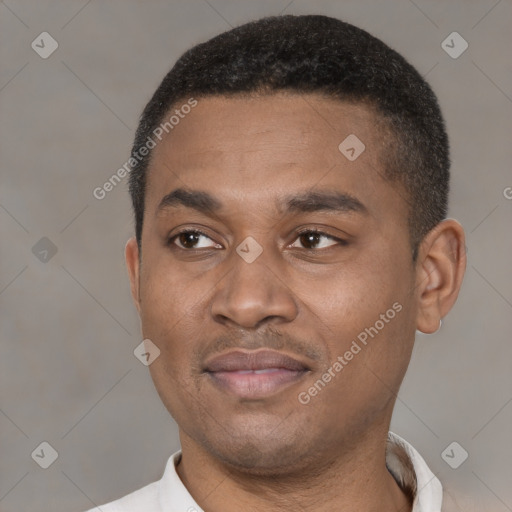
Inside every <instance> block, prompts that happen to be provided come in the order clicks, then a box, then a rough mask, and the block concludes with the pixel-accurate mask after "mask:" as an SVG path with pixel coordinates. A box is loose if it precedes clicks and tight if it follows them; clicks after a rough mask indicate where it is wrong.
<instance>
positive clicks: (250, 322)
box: [211, 251, 298, 329]
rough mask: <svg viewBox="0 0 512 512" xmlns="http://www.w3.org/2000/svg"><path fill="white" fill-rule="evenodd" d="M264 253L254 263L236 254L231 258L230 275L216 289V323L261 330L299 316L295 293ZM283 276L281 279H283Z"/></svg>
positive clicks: (213, 314) (214, 298)
mask: <svg viewBox="0 0 512 512" xmlns="http://www.w3.org/2000/svg"><path fill="white" fill-rule="evenodd" d="M270 259H271V258H268V257H266V255H265V251H263V253H262V254H261V255H260V256H259V257H258V258H257V259H256V260H255V261H253V262H252V263H247V262H246V261H245V260H244V259H242V258H241V257H240V256H239V255H238V254H237V253H236V252H233V254H232V255H231V256H230V258H229V260H230V261H229V263H228V262H226V263H228V264H229V265H230V271H229V272H228V273H227V274H226V275H225V276H224V278H223V279H221V281H220V282H219V284H218V285H217V287H216V290H215V293H214V295H213V297H212V302H211V315H212V317H213V318H214V320H215V321H216V322H219V323H222V324H227V323H231V324H234V325H235V326H236V327H243V328H245V329H258V328H259V327H261V326H262V325H263V324H265V323H282V322H285V323H286V322H291V321H292V320H293V319H294V318H296V316H297V313H298V307H297V303H296V301H295V300H294V296H293V292H292V290H291V289H290V288H289V287H288V286H287V284H286V283H285V282H284V279H283V278H284V276H283V275H282V270H281V271H280V270H279V269H278V268H277V265H274V267H272V262H271V261H270ZM280 274H281V275H280Z"/></svg>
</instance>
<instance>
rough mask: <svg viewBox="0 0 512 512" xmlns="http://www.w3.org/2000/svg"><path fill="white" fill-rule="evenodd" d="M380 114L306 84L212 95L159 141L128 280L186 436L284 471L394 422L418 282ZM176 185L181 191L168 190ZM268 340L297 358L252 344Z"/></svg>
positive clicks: (242, 461) (238, 459)
mask: <svg viewBox="0 0 512 512" xmlns="http://www.w3.org/2000/svg"><path fill="white" fill-rule="evenodd" d="M377 127H378V124H377V123H376V119H375V117H374V115H373V114H372V113H371V112H370V110H368V109H367V108H366V107H364V106H361V105H351V104H347V103H341V102H339V101H334V100H328V99H325V98H321V97H319V96H316V95H296V94H294V95H284V94H279V95H272V96H263V97H260V98H254V99H247V98H245V99H243V98H241V97H235V98H230V99H227V98H221V97H211V98H205V99H198V105H197V106H196V107H195V108H194V109H192V111H191V112H190V113H189V114H188V115H187V116H186V117H185V118H184V119H182V120H181V121H180V123H179V125H177V126H176V127H175V128H174V129H173V130H172V131H171V132H170V133H169V134H168V135H167V136H166V138H164V139H163V140H162V142H160V143H159V144H158V145H157V147H156V148H155V149H154V153H153V159H152V162H151V166H150V172H149V179H148V186H147V191H146V208H145V213H144V229H143V235H142V259H141V267H140V275H139V277H138V283H136V284H135V287H136V289H135V295H136V298H137V300H138V307H139V310H140V315H141V321H142V330H143V336H144V338H149V339H150V340H151V341H152V342H153V343H154V344H155V345H157V346H158V348H159V349H160V351H161V353H160V356H159V357H158V358H157V359H156V360H155V361H154V362H153V363H152V364H151V366H150V371H151V375H152V378H153V380H154V382H155V385H156V388H157V390H158V393H159V395H160V397H161V398H162V400H163V402H164V404H165V405H166V407H167V408H168V410H169V411H170V413H171V414H172V416H173V417H174V418H175V420H176V422H177V423H178V425H179V427H180V433H181V436H182V443H183V442H188V443H193V444H195V445H196V446H199V447H201V449H203V450H205V451H206V452H207V453H209V454H210V455H214V456H215V457H216V458H218V459H220V460H222V461H224V462H225V463H227V464H230V465H232V466H233V467H238V468H239V469H244V470H247V471H253V472H261V473H265V472H267V473H268V472H276V473H279V472H285V471H293V470H295V469H297V470H300V469H301V468H303V467H305V466H307V465H309V464H310V463H311V462H312V461H319V460H323V461H325V463H326V464H327V463H329V461H330V460H332V459H333V458H335V457H338V456H339V455H340V454H341V453H342V452H346V451H348V450H350V448H351V446H352V445H353V443H355V441H356V439H358V438H360V437H361V436H364V435H365V433H368V432H370V430H371V429H374V428H376V426H383V425H387V424H388V423H389V419H390V416H391V412H392V408H393V404H394V396H395V394H396V392H397V391H398V388H399V385H400V383H401V381H402V378H403V376H404V373H405V370H406V368H407V365H408V362H409V359H410V353H411V350H412V344H413V339H414V332H415V328H416V322H415V317H416V312H417V293H416V287H415V279H416V271H415V266H414V264H413V262H412V260H411V247H410V242H409V235H408V226H407V202H406V200H405V199H404V197H405V193H404V192H403V191H402V189H401V188H400V187H399V185H398V184H396V183H390V182H387V181H385V180H384V179H383V178H382V176H383V175H384V168H383V165H382V160H383V158H382V157H383V155H382V151H383V150H382V148H383V147H384V144H383V142H385V141H383V140H381V139H382V135H381V133H380V132H379V129H378V128H377ZM351 134H354V135H356V136H357V138H358V139H359V140H360V141H362V143H363V144H364V145H365V149H364V151H363V152H362V153H361V154H360V155H359V156H358V157H357V158H356V159H355V160H350V159H349V158H347V156H346V155H348V156H350V157H351V158H352V157H353V153H354V154H357V151H358V149H360V146H358V147H355V152H352V151H351V150H350V147H353V143H352V144H351V145H349V148H348V149H347V148H345V151H346V152H345V154H343V153H342V152H341V151H340V149H339V148H338V146H339V144H340V143H341V142H342V141H344V140H345V139H346V138H347V137H348V136H349V135H351ZM349 141H350V139H349ZM177 189H183V190H185V191H187V192H189V193H190V194H189V195H184V194H173V195H172V197H171V196H168V198H167V200H166V201H164V202H163V204H162V199H163V198H164V197H165V196H167V195H168V194H172V193H173V192H174V191H176V190H177ZM198 193H202V194H207V195H208V197H209V198H211V199H212V200H213V201H211V202H208V201H206V200H205V196H202V197H201V196H199V199H201V200H198V201H195V202H193V201H191V198H193V197H195V196H194V194H198ZM186 198H188V206H186V205H185V204H184V203H187V201H185V199H186ZM192 203H193V204H195V207H193V206H192ZM183 231H186V232H188V233H185V234H181V235H179V233H181V232H183ZM312 231H313V233H311V232H312ZM314 231H318V232H319V233H314ZM190 232H192V233H190ZM194 232H196V233H195V234H194ZM198 232H199V233H198ZM176 235H178V236H176ZM248 237H250V239H249V241H247V238H248ZM237 248H238V251H237ZM259 250H262V252H261V254H259V255H258V251H259ZM253 258H255V259H254V260H253ZM137 287H138V289H137ZM393 305H394V307H393ZM390 310H392V312H393V313H394V314H393V315H392V314H391V313H390V312H389V311H390ZM387 312H388V313H387ZM365 329H367V330H366V331H365ZM363 332H365V333H366V340H365V341H366V344H364V343H363V342H362V341H361V340H362V339H364V338H365V335H364V334H361V333H363ZM370 333H371V334H370ZM358 336H359V338H358ZM354 340H355V342H356V345H354V343H353V342H354ZM356 346H358V347H359V350H357V348H356ZM263 349H268V350H272V351H274V355H275V353H276V352H277V354H278V356H279V354H284V355H286V356H289V357H291V358H292V359H294V360H295V363H291V362H290V361H286V360H278V359H274V355H272V354H270V359H265V358H259V357H249V358H248V357H247V354H249V353H251V354H252V355H253V356H254V354H256V353H260V354H259V355H260V356H261V352H262V351H263ZM234 352H236V353H237V354H238V355H240V352H242V354H241V357H239V358H237V357H227V358H225V359H222V358H221V359H220V360H219V359H217V361H216V362H214V359H215V358H217V356H223V355H229V354H231V356H232V354H233V353H234ZM347 352H351V353H352V357H350V356H349V355H348V356H345V355H346V353H347ZM267 355H268V354H267ZM256 356H258V354H256ZM339 357H341V358H342V361H343V362H341V361H340V359H339ZM336 362H338V365H336V364H335V363H336ZM339 365H341V369H340V366H339ZM255 369H256V370H258V372H257V373H255V371H254V370H255ZM325 374H329V375H330V379H329V377H325ZM323 376H324V377H323ZM319 379H320V380H322V379H323V384H324V385H322V383H319V382H318V381H319ZM326 381H327V382H326ZM315 383H316V387H315ZM315 390H316V392H315Z"/></svg>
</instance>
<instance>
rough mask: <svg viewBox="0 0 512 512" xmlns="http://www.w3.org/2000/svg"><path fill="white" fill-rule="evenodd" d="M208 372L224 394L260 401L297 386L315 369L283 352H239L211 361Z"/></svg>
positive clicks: (206, 370)
mask: <svg viewBox="0 0 512 512" xmlns="http://www.w3.org/2000/svg"><path fill="white" fill-rule="evenodd" d="M204 371H205V372H206V373H207V374H208V375H209V377H210V379H211V382H212V383H213V384H214V385H215V386H216V387H217V388H218V389H220V390H221V391H223V392H228V393H230V394H232V395H235V396H238V397H240V398H252V399H257V398H264V397H267V396H270V395H273V394H275V393H278V392H280V391H282V390H283V389H285V388H287V387H289V386H291V385H293V384H294V383H296V382H298V381H299V380H301V379H302V378H303V377H304V376H305V375H306V374H308V373H309V372H310V371H311V368H309V366H307V365H306V364H305V363H303V362H301V361H299V360H298V359H295V358H293V357H291V356H289V355H286V354H283V353H281V352H275V351H271V350H262V351H259V352H243V351H240V350H236V351H232V352H229V353H227V354H223V355H221V356H217V357H215V358H213V359H211V360H210V361H208V362H207V363H206V365H205V369H204Z"/></svg>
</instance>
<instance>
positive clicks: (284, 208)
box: [156, 188, 368, 216]
mask: <svg viewBox="0 0 512 512" xmlns="http://www.w3.org/2000/svg"><path fill="white" fill-rule="evenodd" d="M180 206H183V207H185V208H191V209H193V210H196V211H198V212H200V213H202V214H205V215H210V216H211V215H212V214H216V213H217V212H219V211H220V210H221V209H222V207H223V204H222V202H220V201H219V200H218V199H216V198H215V197H213V196H212V195H211V194H209V193H208V192H204V191H201V190H187V189H184V188H178V189H175V190H173V191H172V192H170V193H169V194H167V195H165V196H164V197H163V198H162V200H161V201H160V203H159V205H158V207H157V210H156V213H157V214H158V213H160V212H161V211H163V210H167V209H168V208H178V207H180ZM278 206H279V210H280V213H285V212H286V213H308V212H320V211H326V212H356V213H361V214H365V215H366V214H368V209H367V208H366V206H365V205H364V204H363V203H362V202H361V201H359V199H357V198H356V197H354V196H352V195H350V194H346V193H342V192H329V191H326V192H311V191H310V192H304V193H302V194H299V195H295V196H289V197H286V198H284V199H283V200H281V201H280V202H279V204H278Z"/></svg>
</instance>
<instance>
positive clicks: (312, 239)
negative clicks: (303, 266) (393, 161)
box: [292, 231, 345, 249]
mask: <svg viewBox="0 0 512 512" xmlns="http://www.w3.org/2000/svg"><path fill="white" fill-rule="evenodd" d="M297 242H300V243H301V244H302V245H303V246H305V248H306V249H324V248H325V247H331V246H332V245H336V244H341V245H344V244H345V242H344V240H341V239H339V238H335V237H333V236H330V235H327V234H326V233H322V232H320V231H303V232H302V233H301V234H300V235H299V236H298V237H297ZM297 242H294V243H293V244H292V247H300V246H298V245H295V244H296V243H297ZM313 245H314V246H315V247H311V246H313Z"/></svg>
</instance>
